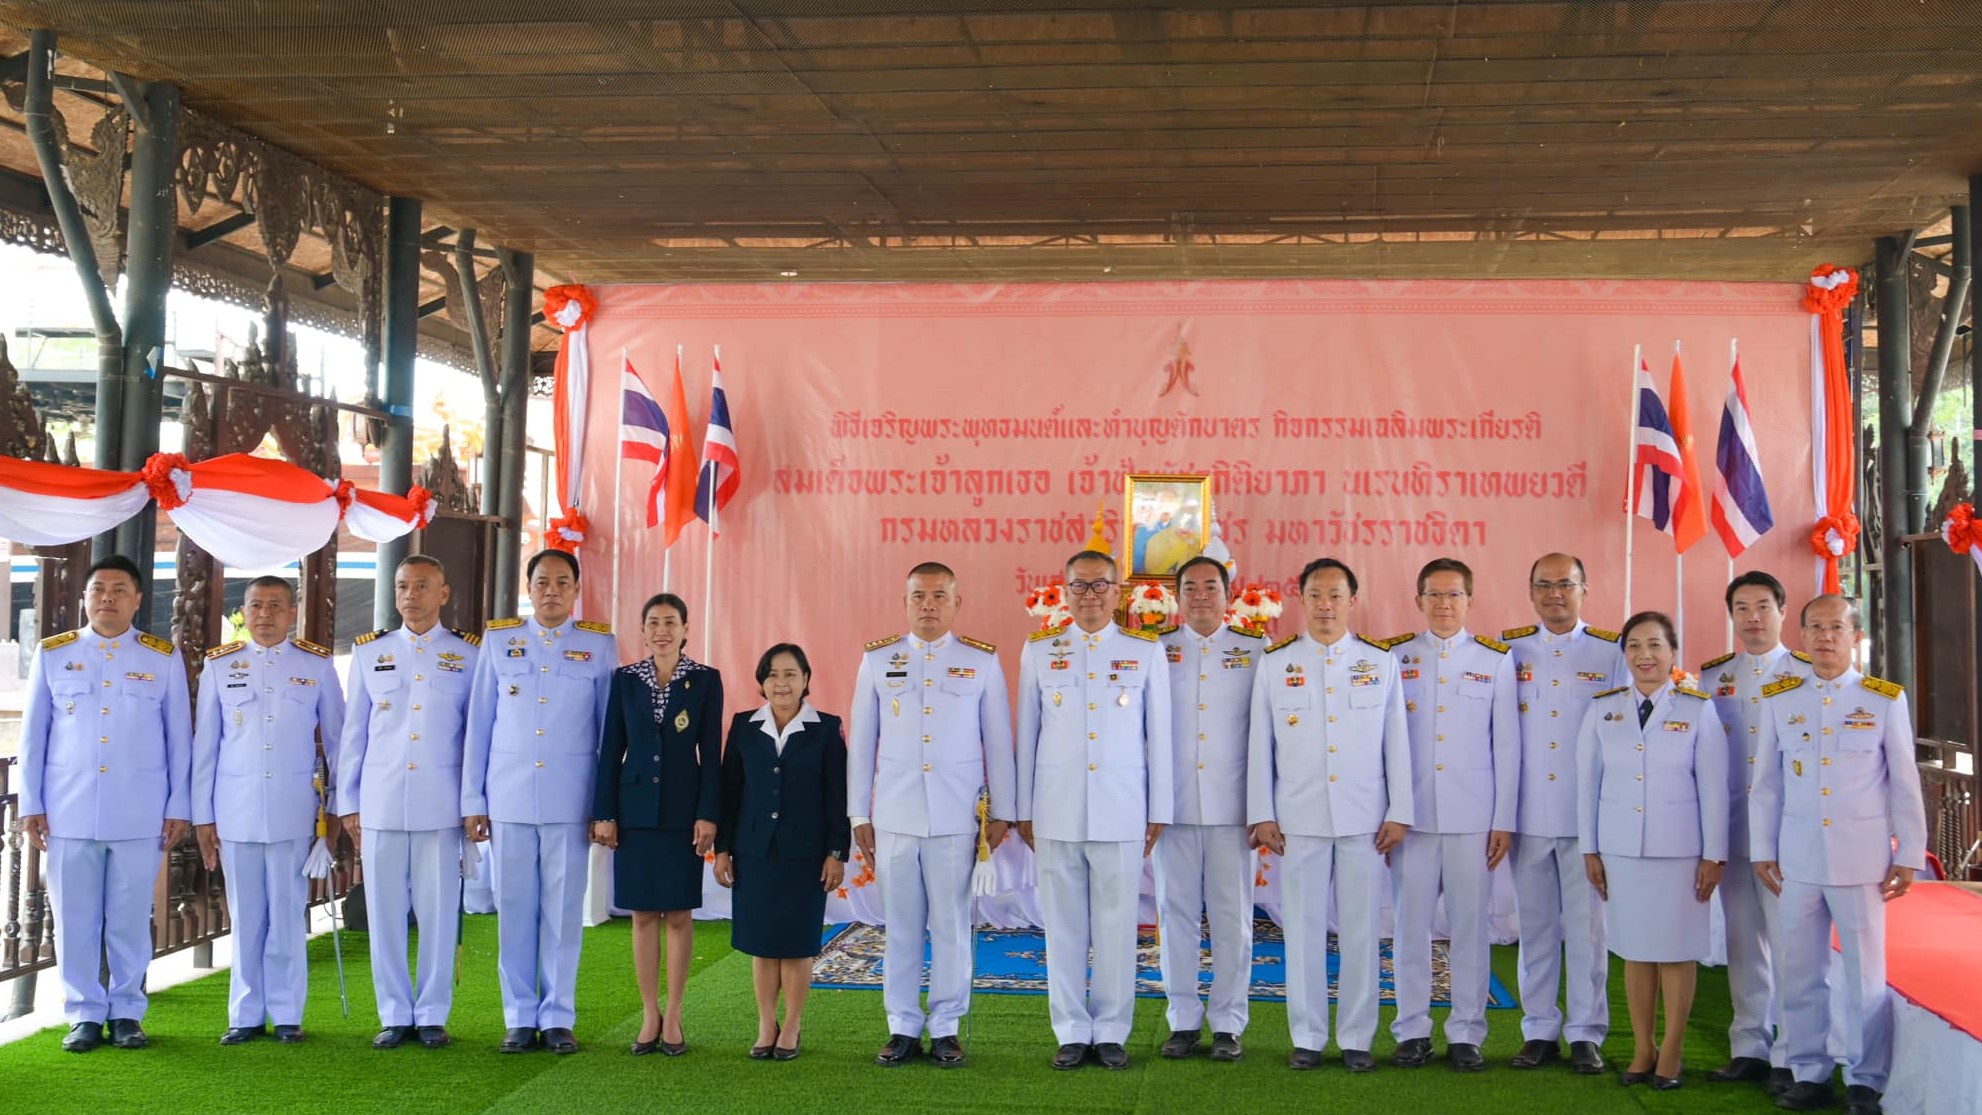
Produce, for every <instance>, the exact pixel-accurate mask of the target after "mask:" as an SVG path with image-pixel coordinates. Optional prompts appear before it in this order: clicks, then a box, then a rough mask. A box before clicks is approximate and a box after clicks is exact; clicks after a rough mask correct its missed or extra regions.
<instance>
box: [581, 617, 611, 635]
mask: <svg viewBox="0 0 1982 1115" xmlns="http://www.w3.org/2000/svg"><path fill="white" fill-rule="evenodd" d="M571 626H573V627H576V628H577V629H578V630H580V631H590V632H591V633H592V634H594V635H610V634H612V624H610V623H607V622H605V621H604V620H597V619H581V620H579V621H578V622H577V623H574V624H572V625H571Z"/></svg>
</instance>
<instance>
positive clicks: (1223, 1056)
mask: <svg viewBox="0 0 1982 1115" xmlns="http://www.w3.org/2000/svg"><path fill="white" fill-rule="evenodd" d="M1245 1055H1246V1047H1245V1046H1244V1045H1241V1044H1240V1043H1239V1035H1237V1034H1228V1033H1224V1032H1222V1031H1220V1032H1217V1033H1214V1034H1212V1035H1211V1059H1212V1060H1214V1061H1236V1060H1238V1059H1239V1058H1241V1057H1244V1056H1245Z"/></svg>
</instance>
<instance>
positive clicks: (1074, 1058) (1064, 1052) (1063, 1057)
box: [1053, 1041, 1088, 1069]
mask: <svg viewBox="0 0 1982 1115" xmlns="http://www.w3.org/2000/svg"><path fill="white" fill-rule="evenodd" d="M1087 1050H1088V1047H1087V1045H1086V1043H1084V1042H1078V1041H1070V1042H1068V1043H1067V1044H1065V1045H1063V1046H1061V1047H1060V1048H1058V1049H1056V1050H1054V1051H1053V1067H1054V1068H1056V1069H1077V1068H1079V1067H1081V1065H1082V1064H1083V1063H1084V1062H1086V1060H1087Z"/></svg>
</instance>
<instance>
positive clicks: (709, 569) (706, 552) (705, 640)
mask: <svg viewBox="0 0 1982 1115" xmlns="http://www.w3.org/2000/svg"><path fill="white" fill-rule="evenodd" d="M714 348H715V353H716V362H715V371H716V372H720V371H722V368H723V346H721V345H716V346H714ZM710 378H711V379H712V380H713V379H714V378H715V377H714V373H711V376H710ZM712 394H713V392H712ZM711 417H712V418H713V417H714V416H713V415H711ZM708 455H709V437H708V435H707V434H706V433H705V434H704V435H703V436H702V456H703V458H704V459H703V461H702V467H701V469H700V470H698V471H697V472H696V474H695V475H696V481H695V482H696V484H697V485H700V484H701V482H702V481H701V478H702V476H703V475H704V474H707V475H708V477H709V521H708V522H706V523H704V524H703V525H704V526H706V527H708V528H709V537H708V539H707V540H706V541H705V543H704V546H703V551H702V555H703V556H702V661H703V662H704V663H707V662H708V661H709V640H710V639H712V638H714V637H715V629H716V625H715V623H714V622H712V620H713V618H714V616H715V614H716V477H715V469H716V465H715V462H714V461H711V460H708V459H707V458H708Z"/></svg>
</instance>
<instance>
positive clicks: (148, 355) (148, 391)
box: [97, 82, 179, 630]
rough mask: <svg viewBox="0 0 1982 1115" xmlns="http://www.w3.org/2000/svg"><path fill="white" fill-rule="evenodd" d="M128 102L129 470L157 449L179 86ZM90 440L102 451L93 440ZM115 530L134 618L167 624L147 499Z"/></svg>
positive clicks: (123, 460)
mask: <svg viewBox="0 0 1982 1115" xmlns="http://www.w3.org/2000/svg"><path fill="white" fill-rule="evenodd" d="M126 88H129V86H126ZM128 107H129V108H130V112H131V115H132V117H133V118H134V119H137V120H138V121H140V124H139V127H138V130H137V142H136V143H135V144H134V145H133V150H132V153H131V206H130V211H129V212H130V219H129V233H128V236H127V237H126V240H127V243H128V244H129V251H128V254H127V255H126V257H125V264H124V367H123V375H124V392H123V394H124V398H123V405H124V420H123V425H122V426H121V428H120V429H119V436H118V438H117V441H118V446H117V449H118V465H117V467H118V468H120V469H123V470H124V471H126V472H136V471H137V470H139V469H141V468H143V467H144V464H145V460H146V459H147V458H149V457H150V456H151V455H152V454H153V453H156V452H158V426H159V421H160V419H161V417H162V416H163V413H164V407H165V381H164V380H163V379H162V378H160V377H159V375H158V373H157V369H158V367H161V366H163V364H164V351H163V350H164V345H165V298H166V295H167V294H168V293H170V292H171V290H172V242H173V240H174V239H175V238H176V237H177V236H178V232H179V190H178V188H177V187H176V186H175V185H174V183H173V174H174V173H175V172H176V171H177V170H178V168H179V90H178V88H177V87H176V86H172V85H166V84H163V83H159V82H153V83H151V84H150V85H147V86H145V87H144V89H143V92H142V93H141V94H140V96H139V100H138V102H137V103H135V104H132V105H130V106H128ZM154 353H156V354H157V355H156V356H154V355H153V354H154ZM97 448H98V451H99V452H101V451H102V443H101V442H99V443H98V446H97ZM116 534H117V536H116V545H117V550H118V552H119V553H122V554H125V555H126V556H128V557H129V558H130V559H131V560H132V561H135V562H137V563H138V570H139V571H140V572H141V573H142V574H143V575H144V576H143V582H142V583H141V584H140V585H139V586H138V587H139V589H140V590H141V591H142V592H143V593H144V594H145V602H146V607H145V609H144V611H143V612H141V613H140V614H139V615H138V618H137V625H138V626H139V627H140V628H143V629H145V630H159V629H160V628H161V627H165V626H170V624H171V617H170V616H169V615H166V616H162V617H156V618H157V619H158V620H159V621H160V622H159V623H158V624H157V625H154V623H153V622H152V620H153V619H154V613H155V612H156V611H157V609H158V606H159V602H160V599H161V598H160V596H159V594H158V593H156V592H153V591H152V581H153V579H154V578H153V573H154V570H153V568H152V567H153V562H154V558H153V551H154V550H155V549H156V547H157V542H156V539H157V537H158V508H157V506H156V505H147V506H146V507H145V510H144V511H143V512H142V513H140V514H138V515H135V516H133V517H132V518H130V519H127V520H125V521H124V522H123V523H122V524H121V525H120V526H118V528H117V532H116Z"/></svg>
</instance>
